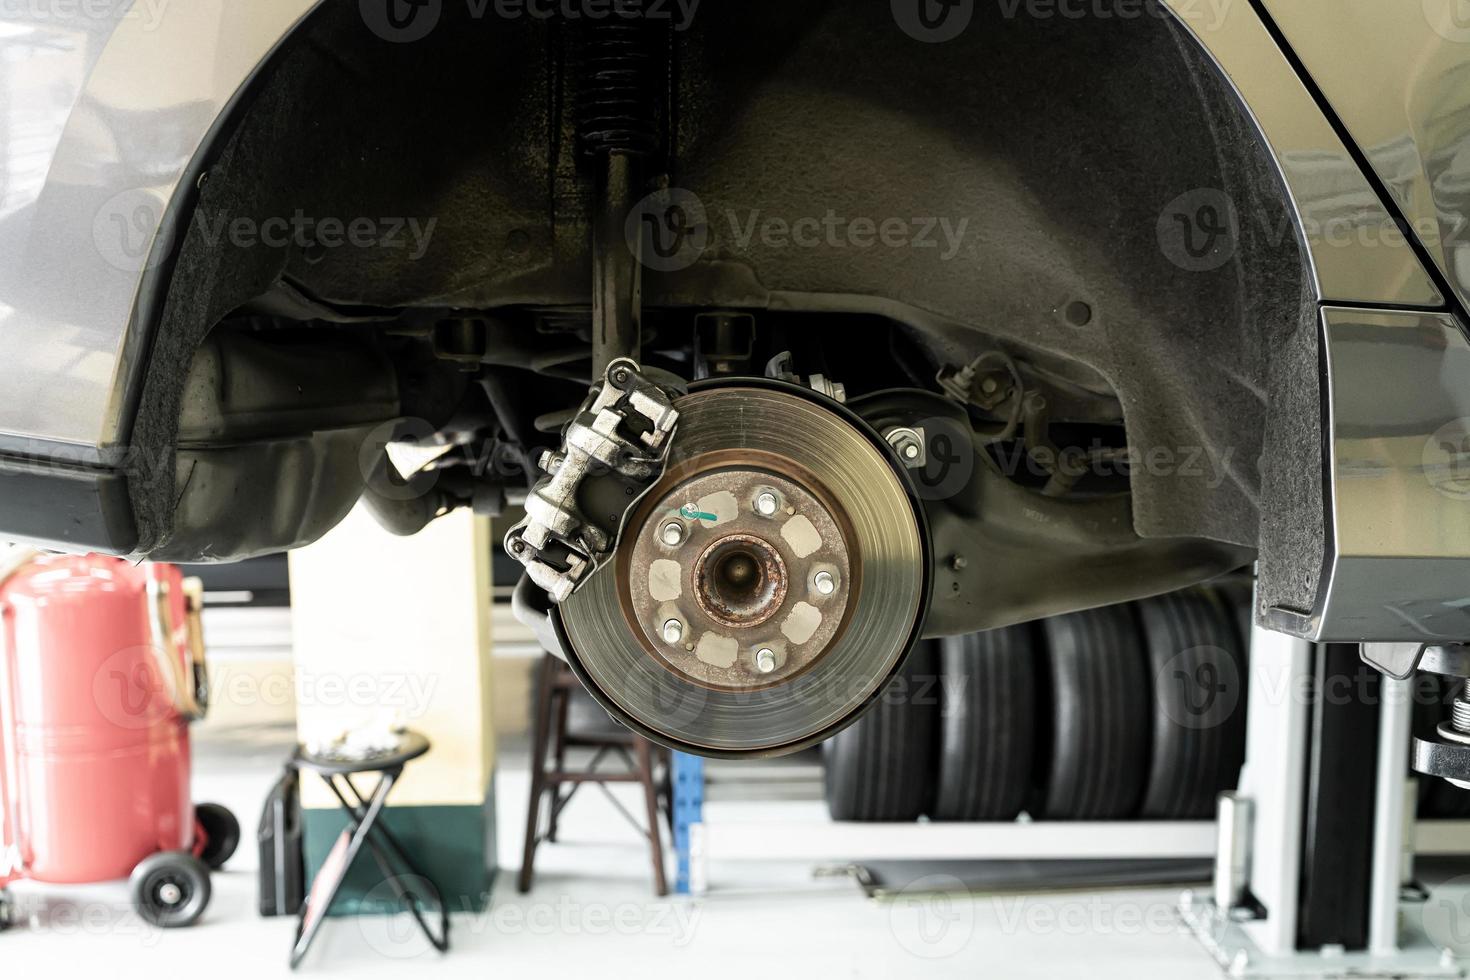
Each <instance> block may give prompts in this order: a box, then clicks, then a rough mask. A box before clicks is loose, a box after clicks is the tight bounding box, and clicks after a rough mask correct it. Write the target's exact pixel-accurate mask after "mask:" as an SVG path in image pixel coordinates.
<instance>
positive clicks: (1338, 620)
mask: <svg viewBox="0 0 1470 980" xmlns="http://www.w3.org/2000/svg"><path fill="white" fill-rule="evenodd" d="M1322 337H1323V345H1324V349H1325V351H1326V359H1325V360H1326V372H1327V378H1326V393H1327V398H1326V401H1327V408H1326V411H1327V421H1328V427H1329V429H1328V432H1329V447H1328V459H1327V465H1328V476H1329V478H1330V479H1329V481H1328V482H1329V489H1330V501H1329V511H1330V518H1331V521H1330V525H1331V526H1330V528H1329V530H1330V533H1329V536H1328V554H1327V555H1326V556H1325V568H1324V569H1323V577H1322V581H1323V587H1322V588H1321V589H1320V590H1319V592H1318V599H1317V608H1316V609H1313V610H1312V611H1311V612H1310V613H1300V614H1299V613H1294V612H1290V611H1287V610H1271V611H1270V615H1269V616H1268V625H1270V626H1271V627H1273V628H1276V629H1280V630H1282V631H1284V632H1289V633H1294V634H1296V635H1299V636H1304V637H1306V638H1308V639H1312V640H1319V641H1334V642H1359V641H1379V642H1409V641H1419V642H1434V641H1458V640H1463V639H1465V638H1466V637H1470V385H1467V384H1466V379H1467V378H1470V342H1467V341H1466V336H1465V332H1464V330H1463V329H1461V327H1460V325H1459V324H1458V323H1457V322H1456V321H1455V319H1454V318H1453V317H1451V316H1450V315H1448V314H1444V313H1428V312H1384V311H1377V310H1362V309H1348V308H1343V307H1327V308H1325V309H1324V310H1323V311H1322Z"/></svg>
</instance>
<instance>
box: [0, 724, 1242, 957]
mask: <svg viewBox="0 0 1470 980" xmlns="http://www.w3.org/2000/svg"><path fill="white" fill-rule="evenodd" d="M227 734H228V733H227ZM290 737H291V735H290V732H289V731H284V730H274V731H265V732H261V731H255V732H251V733H249V734H245V733H235V737H231V738H228V739H226V740H221V738H220V736H219V735H216V736H214V738H213V739H212V740H211V741H210V742H207V743H205V744H200V745H198V746H197V748H196V756H197V759H196V775H195V786H196V795H197V797H198V799H200V800H218V801H219V802H222V803H225V804H226V805H228V806H230V807H231V808H232V809H234V810H235V811H236V813H237V814H239V815H240V817H241V822H242V824H244V825H245V828H246V838H247V839H246V841H245V842H244V843H243V844H242V846H241V849H240V852H239V854H238V855H237V856H236V858H235V859H234V860H233V861H232V862H231V864H230V866H229V868H228V870H227V871H225V872H223V873H220V874H218V875H217V876H216V877H215V879H214V899H213V902H212V903H211V905H210V908H209V911H208V913H207V914H206V917H205V919H204V920H203V921H202V922H201V923H200V924H199V925H198V926H196V927H194V928H192V929H184V930H176V931H170V932H161V931H159V930H156V929H153V928H151V927H147V926H145V925H144V924H143V923H142V922H141V921H140V920H138V919H137V918H136V917H135V916H134V915H133V913H132V912H131V910H130V909H129V908H128V906H127V904H126V895H125V889H124V887H123V886H122V885H121V884H109V885H98V886H88V887H84V888H77V887H71V888H65V889H61V888H54V887H39V886H36V885H33V884H25V883H22V884H19V885H17V886H15V889H14V891H15V894H16V897H17V899H18V900H19V901H20V903H21V904H22V906H23V907H24V908H25V909H26V910H27V911H28V912H29V913H31V915H30V921H29V923H28V924H26V925H23V926H21V927H19V928H17V929H14V930H11V931H10V932H7V933H4V934H0V976H5V977H37V976H45V975H47V974H49V973H53V972H57V971H58V970H59V971H60V975H61V976H66V977H71V976H99V977H103V976H105V977H140V978H141V977H148V978H150V980H153V978H157V977H159V976H166V975H169V974H176V975H186V976H203V977H206V978H216V977H246V976H248V977H274V976H284V975H286V974H287V969H286V959H287V952H288V949H289V947H290V944H291V939H292V930H293V927H294V922H293V921H291V920H288V919H261V918H259V917H258V916H257V915H256V912H255V876H254V867H255V853H254V850H253V847H252V844H253V840H252V838H251V835H252V833H253V829H254V824H255V820H256V814H257V811H258V807H259V805H260V802H261V799H262V798H263V796H264V793H265V792H266V789H267V788H268V786H269V784H270V783H271V781H272V777H273V774H274V772H275V771H276V770H277V768H278V766H279V763H280V760H281V759H282V758H283V757H284V755H285V752H286V750H287V746H288V744H289V741H290ZM521 756H522V752H520V751H519V750H517V749H515V748H513V747H508V748H507V750H506V751H505V752H504V753H503V756H502V761H501V769H500V773H499V777H498V780H499V782H498V789H499V807H498V820H499V852H500V860H501V866H502V868H504V869H506V870H504V871H502V873H501V876H500V878H499V880H498V882H497V885H496V892H495V896H494V901H493V903H492V907H491V908H490V909H489V910H488V911H487V912H484V913H479V914H470V913H464V914H457V915H455V917H454V921H453V927H452V929H453V931H452V936H451V938H452V942H453V947H452V949H451V952H450V953H449V954H448V955H447V956H444V957H442V958H441V957H440V956H439V955H438V954H436V953H433V952H432V951H429V950H428V949H427V948H426V946H425V944H424V943H423V942H422V941H421V940H420V939H419V938H418V937H417V935H416V934H415V933H414V932H413V931H412V929H411V926H410V922H409V920H408V919H407V917H405V916H400V917H396V918H387V917H384V918H365V919H334V920H331V921H329V922H328V923H327V924H326V926H325V927H324V929H323V933H322V935H321V936H320V938H319V939H318V941H317V943H316V945H315V946H314V947H313V949H312V952H311V954H310V955H309V957H308V958H307V960H306V962H305V963H304V964H303V965H302V969H301V972H302V973H305V974H317V975H324V976H327V975H350V976H353V977H363V978H371V977H399V976H403V975H405V971H408V970H411V971H413V974H414V975H416V976H417V975H424V976H436V977H445V978H451V977H477V978H479V977H486V976H494V977H517V976H528V975H529V976H536V975H543V974H544V975H547V976H585V977H595V978H597V980H611V978H622V977H629V978H634V977H636V978H639V980H646V978H650V977H680V978H689V977H696V978H699V980H711V978H722V977H739V978H741V980H766V978H783V977H798V976H799V977H821V978H827V977H836V976H848V977H862V978H867V977H909V976H914V975H917V974H922V975H924V976H933V977H965V978H977V977H998V978H1005V980H1012V978H1028V977H1036V978H1038V980H1040V978H1045V980H1057V978H1059V977H1071V976H1078V977H1082V976H1086V977H1098V978H1108V977H1118V978H1128V980H1136V978H1137V977H1139V976H1157V977H1166V978H1170V980H1188V978H1194V977H1200V978H1205V977H1211V978H1213V977H1218V976H1219V975H1220V974H1219V972H1218V971H1217V970H1216V968H1215V967H1214V965H1213V964H1212V963H1211V962H1210V961H1209V959H1208V958H1207V957H1206V956H1205V955H1204V953H1203V952H1202V951H1201V950H1200V949H1199V947H1198V946H1196V944H1195V942H1194V941H1193V940H1192V939H1191V938H1190V937H1189V936H1188V935H1187V934H1185V933H1184V932H1183V931H1182V929H1181V928H1180V927H1179V926H1178V925H1177V921H1176V919H1175V917H1174V915H1173V912H1172V909H1173V905H1174V902H1175V900H1176V898H1177V891H1176V890H1175V889H1146V890H1131V891H1121V892H1108V893H1065V894H1058V895H1050V896H1045V897H1023V896H980V897H976V898H972V899H959V898H955V897H953V896H946V895H915V896H912V897H901V898H899V899H897V900H894V901H884V902H878V901H872V900H868V899H866V898H864V897H863V896H862V894H861V893H860V892H859V891H858V890H857V888H856V887H855V886H854V885H853V884H852V883H851V882H849V881H846V880H842V879H834V878H823V879H817V878H814V877H813V874H812V871H813V868H812V867H811V865H809V864H805V863H784V864H779V863H778V864H771V863H760V864H753V863H739V864H733V863H732V864H728V865H724V866H722V865H720V864H718V863H716V864H715V865H714V866H713V867H712V868H711V869H710V870H711V878H712V890H711V892H710V894H709V895H707V896H705V897H704V898H702V899H698V900H690V899H684V898H670V899H655V898H654V897H653V895H652V890H651V887H650V882H649V870H648V859H647V852H646V850H645V849H644V848H643V847H642V846H641V843H640V842H639V840H638V839H637V838H636V837H635V835H634V832H633V831H632V830H631V829H630V828H629V827H628V826H627V825H626V824H624V823H623V821H622V818H621V817H619V816H618V814H617V813H616V811H615V810H614V808H613V807H612V806H611V805H610V804H608V802H607V801H606V800H605V799H604V798H603V797H601V796H600V795H599V794H598V793H597V791H596V790H595V789H593V788H588V789H586V790H584V791H583V795H582V796H581V797H579V799H578V801H576V802H575V803H574V804H573V805H572V806H571V807H570V808H569V809H568V811H567V813H566V815H565V818H564V821H563V825H562V836H563V839H564V841H565V842H564V843H560V844H555V845H544V846H543V847H542V849H541V851H540V853H539V856H538V875H537V880H536V887H535V888H534V889H533V891H532V892H531V893H530V894H529V895H519V894H517V893H516V891H515V884H514V874H515V870H516V869H517V868H518V866H519V864H520V847H521V831H522V828H523V826H524V820H525V805H526V794H527V782H528V781H527V775H526V768H525V761H524V759H523V758H522V757H521ZM618 788H619V789H630V788H628V787H618ZM626 797H627V799H626V802H627V803H628V805H629V806H630V808H633V807H635V806H636V804H637V797H636V796H635V795H634V794H633V793H631V792H629V793H628V794H626ZM780 805H782V804H773V806H780ZM635 812H641V811H637V810H635Z"/></svg>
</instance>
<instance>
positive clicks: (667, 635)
mask: <svg viewBox="0 0 1470 980" xmlns="http://www.w3.org/2000/svg"><path fill="white" fill-rule="evenodd" d="M663 632H664V642H665V643H669V644H674V643H678V642H679V641H680V640H682V639H684V624H683V623H681V622H679V621H678V620H677V619H671V620H669V621H668V622H667V623H664V631H663Z"/></svg>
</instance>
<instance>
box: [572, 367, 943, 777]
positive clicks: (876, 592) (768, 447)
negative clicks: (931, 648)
mask: <svg viewBox="0 0 1470 980" xmlns="http://www.w3.org/2000/svg"><path fill="white" fill-rule="evenodd" d="M676 404H677V409H678V411H679V413H680V424H679V430H678V433H677V436H676V442H675V446H674V457H673V459H672V460H671V462H670V464H669V466H668V469H667V470H666V472H665V473H664V475H663V478H662V479H661V480H660V481H659V483H658V484H657V485H655V486H654V487H653V488H652V489H651V490H650V491H649V492H648V494H647V495H646V496H645V497H644V498H643V500H642V502H641V503H640V504H639V505H638V506H637V507H636V508H635V509H634V510H633V512H632V513H631V514H630V515H629V516H628V519H627V521H626V524H625V527H624V533H623V536H622V543H621V545H620V546H619V548H618V551H617V553H616V556H615V558H614V560H613V561H610V562H609V563H608V565H607V566H606V567H605V568H604V569H603V570H602V571H601V572H599V573H598V574H597V575H594V576H593V577H592V578H591V579H590V580H589V581H588V582H587V584H586V586H585V587H584V588H583V589H581V590H579V591H578V592H576V593H575V594H573V595H572V597H571V598H570V599H569V600H568V601H566V602H564V603H562V604H561V605H560V606H559V607H558V608H557V614H558V616H559V620H560V627H561V629H562V633H563V636H564V639H565V643H564V646H565V647H566V648H567V649H568V651H569V655H570V659H571V660H572V661H573V664H572V665H573V667H574V668H575V669H576V670H577V672H578V674H579V675H580V676H581V677H582V678H583V680H584V681H585V682H586V683H587V684H588V687H589V689H590V690H591V691H592V693H593V694H594V696H596V697H597V698H598V699H599V700H600V701H602V702H603V704H604V706H605V707H607V708H608V709H609V710H610V711H612V712H613V713H614V714H615V715H616V716H618V717H620V718H621V719H623V720H624V721H625V722H627V723H628V724H630V725H631V726H632V727H634V728H635V730H640V731H642V732H643V733H644V734H647V735H648V736H649V737H652V738H655V739H658V740H659V741H662V742H664V743H666V744H669V745H672V746H674V747H677V748H681V749H685V750H689V751H698V752H702V753H704V754H717V755H740V754H749V753H757V754H767V755H769V754H778V753H780V752H785V751H791V750H794V749H796V748H799V747H801V746H802V745H805V744H810V743H811V742H813V741H816V740H818V739H820V738H824V737H826V736H827V735H830V734H832V733H833V732H835V731H836V730H837V729H839V728H840V727H842V726H843V725H844V724H846V723H847V722H849V721H851V720H852V719H853V718H855V717H856V716H857V714H858V713H860V712H861V710H862V708H863V707H864V706H865V704H866V703H867V702H868V700H869V699H870V698H871V697H872V696H873V694H875V693H876V691H877V690H878V689H879V688H880V687H881V686H882V684H883V683H884V682H885V681H886V680H887V678H888V677H889V676H891V675H892V673H893V671H894V670H895V669H896V668H897V666H898V664H899V662H900V661H901V660H902V657H903V655H904V654H905V653H906V652H907V650H908V648H909V646H910V645H911V644H912V642H913V639H914V637H915V635H916V632H917V630H916V627H917V623H918V619H919V616H920V613H921V610H922V608H923V604H924V603H923V600H924V598H925V590H926V588H927V560H926V559H925V544H924V540H923V531H922V523H921V521H920V520H919V517H918V511H917V507H916V503H915V501H914V500H913V498H912V497H911V495H910V494H909V493H908V491H907V489H906V485H905V484H904V482H903V481H902V480H901V479H900V477H899V475H898V472H897V470H896V468H895V467H894V466H893V465H892V464H891V463H890V461H889V458H888V456H887V455H886V454H885V452H884V451H883V449H882V443H881V440H880V439H879V438H878V437H877V436H876V435H875V434H873V433H872V432H870V431H868V430H866V429H865V428H864V427H863V425H862V423H861V422H860V421H858V420H856V418H855V417H852V416H849V415H847V414H846V413H844V412H842V411H841V410H840V408H834V407H832V405H831V403H829V402H826V401H825V400H822V399H818V398H817V397H816V396H814V395H811V394H810V393H798V392H797V391H796V390H795V389H789V390H788V389H772V388H766V387H756V386H752V387H743V386H740V387H737V386H719V387H714V388H709V389H705V390H702V391H698V392H695V393H693V394H690V395H688V396H686V397H685V398H683V399H680V400H679V401H678V402H677V403H676Z"/></svg>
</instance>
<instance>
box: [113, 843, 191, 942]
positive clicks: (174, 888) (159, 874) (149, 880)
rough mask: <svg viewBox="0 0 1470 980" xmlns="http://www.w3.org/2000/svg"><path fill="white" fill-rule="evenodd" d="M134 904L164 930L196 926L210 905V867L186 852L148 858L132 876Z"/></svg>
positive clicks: (130, 883) (147, 920) (143, 915)
mask: <svg viewBox="0 0 1470 980" xmlns="http://www.w3.org/2000/svg"><path fill="white" fill-rule="evenodd" d="M128 891H129V893H130V894H131V896H132V899H133V907H134V908H136V909H137V910H138V914H139V915H141V916H142V917H143V919H144V921H146V922H150V923H152V924H153V925H155V926H158V927H160V928H163V929H178V928H181V927H183V926H190V925H193V924H194V923H195V922H197V921H198V919H199V917H200V916H201V915H203V914H204V909H205V907H206V906H207V905H209V868H208V867H206V866H205V864H204V862H203V861H201V860H199V859H198V858H196V857H195V856H194V855H192V854H189V853H188V852H186V851H160V852H159V853H157V854H154V855H151V856H150V857H147V858H144V859H143V861H141V862H140V863H139V864H138V866H137V867H136V868H134V869H133V875H132V877H131V878H130V879H128Z"/></svg>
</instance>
